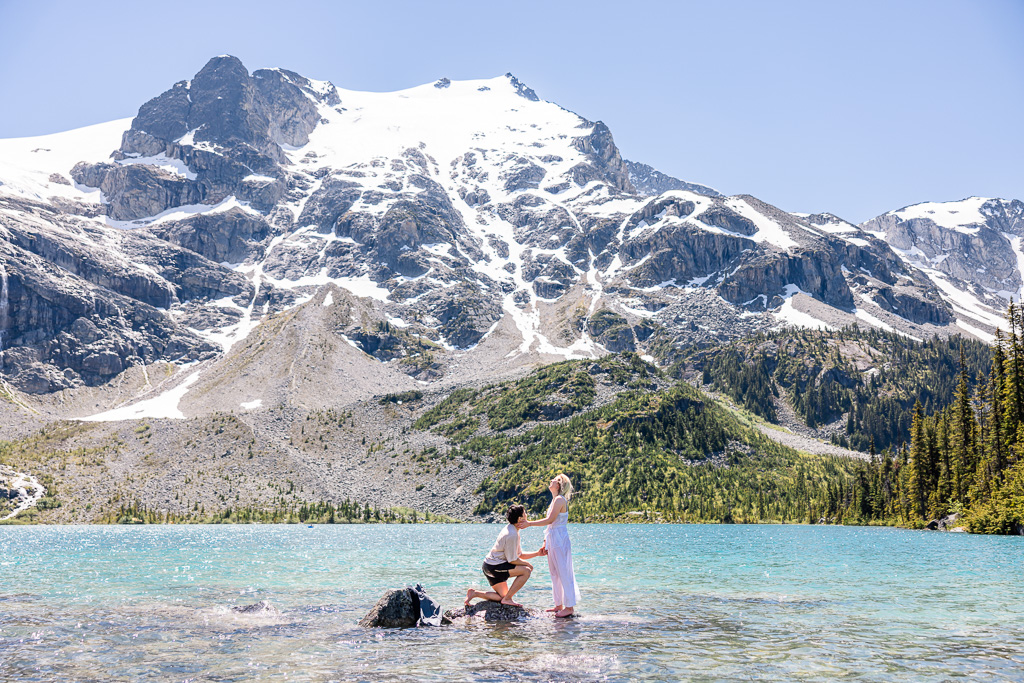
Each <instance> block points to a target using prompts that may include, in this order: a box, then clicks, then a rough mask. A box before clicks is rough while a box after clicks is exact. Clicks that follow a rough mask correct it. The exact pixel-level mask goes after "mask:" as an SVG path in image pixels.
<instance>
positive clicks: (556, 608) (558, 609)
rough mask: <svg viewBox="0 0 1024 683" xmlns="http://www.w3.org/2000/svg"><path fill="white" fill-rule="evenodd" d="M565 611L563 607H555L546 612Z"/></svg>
mask: <svg viewBox="0 0 1024 683" xmlns="http://www.w3.org/2000/svg"><path fill="white" fill-rule="evenodd" d="M563 609H565V608H564V607H562V606H561V605H555V606H554V607H548V608H547V609H546V610H544V611H545V612H561V611H562V610H563Z"/></svg>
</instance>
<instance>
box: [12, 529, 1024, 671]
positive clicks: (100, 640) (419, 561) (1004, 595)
mask: <svg viewBox="0 0 1024 683" xmlns="http://www.w3.org/2000/svg"><path fill="white" fill-rule="evenodd" d="M499 530H500V527H498V526H496V525H458V526H446V525H419V526H402V525H392V526H379V525H377V526H342V525H338V526H328V525H321V526H316V527H315V528H313V529H308V528H306V527H305V526H299V525H293V526H205V527H203V526H190V527H180V526H156V527H69V526H65V527H59V526H58V527H0V680H18V681H36V680H47V681H48V680H61V681H70V680H78V681H93V680H105V681H106V680H153V681H243V680H302V681H305V680H311V681H329V680H339V681H350V680H365V681H406V680H421V681H431V680H444V681H452V680H474V681H508V680H523V681H548V680H584V681H590V680H593V681H603V680H651V681H662V680H672V679H676V680H678V679H689V680H729V679H742V680H808V681H834V680H839V679H857V680H865V681H891V680H915V681H945V680H949V679H952V678H960V677H965V676H968V675H969V676H971V678H972V679H973V680H978V681H984V680H1024V601H1022V600H1021V599H1020V588H1021V586H1022V585H1024V538H995V537H977V536H968V535H964V534H940V533H923V532H911V531H900V530H894V529H882V528H852V527H851V528H844V527H807V526H701V525H682V526H668V525H570V535H571V537H572V540H573V548H574V557H575V564H576V570H577V579H578V580H579V583H580V587H581V591H582V593H583V602H582V603H581V604H580V606H579V608H578V611H579V614H580V615H581V616H580V618H578V619H573V620H569V621H555V620H554V619H552V618H549V617H545V618H541V619H536V620H532V621H528V622H523V623H517V624H511V625H508V624H506V625H490V624H482V623H474V624H456V625H454V626H451V627H448V628H443V629H428V628H421V629H409V630H400V631H380V630H370V631H367V630H364V629H361V628H359V627H357V626H356V625H355V624H356V621H358V619H359V618H360V617H361V616H362V615H363V614H364V613H365V612H366V611H367V610H368V609H369V608H370V607H371V606H372V605H373V604H374V602H376V600H377V598H379V597H380V595H381V594H382V593H383V591H384V590H385V589H387V588H393V587H400V586H404V585H406V584H410V583H416V582H420V583H422V584H423V585H424V587H425V588H426V589H427V592H428V593H429V594H430V595H431V596H432V597H434V598H435V599H438V600H440V601H441V602H442V603H443V604H444V606H445V607H446V608H448V607H457V606H458V605H459V604H461V601H462V598H463V597H464V595H465V593H464V590H465V587H467V586H469V585H477V586H481V587H482V585H483V578H482V576H480V575H479V567H480V563H481V562H482V558H483V556H484V554H485V553H486V551H487V550H488V549H489V548H490V544H491V543H492V541H493V540H494V537H495V536H496V535H497V533H498V531H499ZM540 539H541V532H540V531H539V530H528V531H526V532H524V542H523V545H524V548H525V549H527V550H532V549H535V546H537V545H538V544H539V543H540ZM538 559H539V561H535V564H536V565H537V567H538V571H537V572H535V574H534V577H533V578H532V579H531V580H530V583H528V584H527V586H526V587H525V588H524V589H523V591H522V592H520V593H519V597H520V599H521V601H523V602H525V603H526V604H528V605H530V606H535V607H547V606H549V601H550V595H551V594H550V583H549V582H548V575H547V567H546V562H545V561H544V560H543V558H538ZM258 600H267V601H269V602H270V603H271V604H272V605H274V606H275V607H276V608H277V609H278V611H279V614H277V615H273V616H265V615H264V616H261V615H244V614H238V613H235V612H232V611H231V610H230V607H231V606H233V605H247V604H251V603H254V602H257V601H258Z"/></svg>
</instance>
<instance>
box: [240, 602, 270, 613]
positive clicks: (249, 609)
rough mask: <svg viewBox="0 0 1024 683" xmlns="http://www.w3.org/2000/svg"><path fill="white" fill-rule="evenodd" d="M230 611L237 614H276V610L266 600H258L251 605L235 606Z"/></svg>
mask: <svg viewBox="0 0 1024 683" xmlns="http://www.w3.org/2000/svg"><path fill="white" fill-rule="evenodd" d="M231 611H232V612H238V613H239V614H277V608H276V607H274V606H273V605H271V604H270V603H269V602H267V601H266V600H260V601H259V602H257V603H254V604H252V605H236V606H235V607H232V608H231Z"/></svg>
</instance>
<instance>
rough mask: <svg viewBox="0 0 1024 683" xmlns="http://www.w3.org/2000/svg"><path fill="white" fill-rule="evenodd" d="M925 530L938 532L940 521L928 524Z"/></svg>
mask: <svg viewBox="0 0 1024 683" xmlns="http://www.w3.org/2000/svg"><path fill="white" fill-rule="evenodd" d="M925 529H928V531H938V530H939V522H938V520H935V519H933V520H932V521H930V522H928V524H926V525H925Z"/></svg>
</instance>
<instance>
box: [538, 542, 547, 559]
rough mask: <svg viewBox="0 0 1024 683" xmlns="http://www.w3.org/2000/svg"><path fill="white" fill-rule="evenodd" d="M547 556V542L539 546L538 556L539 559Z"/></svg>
mask: <svg viewBox="0 0 1024 683" xmlns="http://www.w3.org/2000/svg"><path fill="white" fill-rule="evenodd" d="M547 554H548V543H547V541H545V542H544V543H541V544H540V555H541V557H547Z"/></svg>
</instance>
